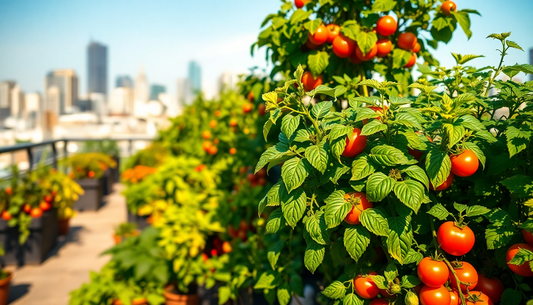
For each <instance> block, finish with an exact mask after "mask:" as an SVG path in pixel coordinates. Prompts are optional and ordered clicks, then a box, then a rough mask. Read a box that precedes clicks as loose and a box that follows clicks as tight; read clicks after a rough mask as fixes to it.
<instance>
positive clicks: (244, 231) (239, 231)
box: [228, 219, 255, 242]
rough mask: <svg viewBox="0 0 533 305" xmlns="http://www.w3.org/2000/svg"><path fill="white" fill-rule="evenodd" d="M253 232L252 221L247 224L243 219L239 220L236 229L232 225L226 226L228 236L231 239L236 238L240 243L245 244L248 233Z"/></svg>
mask: <svg viewBox="0 0 533 305" xmlns="http://www.w3.org/2000/svg"><path fill="white" fill-rule="evenodd" d="M250 230H251V231H253V232H255V227H254V225H253V220H250V222H247V221H246V220H244V219H241V222H240V223H239V226H238V227H234V226H232V225H229V226H228V234H229V236H231V237H232V238H235V239H236V238H238V239H240V240H241V241H242V242H245V241H247V240H248V231H250Z"/></svg>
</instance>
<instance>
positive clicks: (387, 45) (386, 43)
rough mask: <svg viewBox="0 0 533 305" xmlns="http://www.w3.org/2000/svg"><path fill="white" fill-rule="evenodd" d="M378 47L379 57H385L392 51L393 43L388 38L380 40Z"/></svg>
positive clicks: (377, 43)
mask: <svg viewBox="0 0 533 305" xmlns="http://www.w3.org/2000/svg"><path fill="white" fill-rule="evenodd" d="M376 46H377V47H378V51H377V53H376V56H377V57H385V56H387V55H388V54H389V53H390V52H391V51H392V42H391V41H390V39H388V38H381V39H379V40H378V42H376Z"/></svg>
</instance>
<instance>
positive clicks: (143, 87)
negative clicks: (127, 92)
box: [133, 66, 150, 116]
mask: <svg viewBox="0 0 533 305" xmlns="http://www.w3.org/2000/svg"><path fill="white" fill-rule="evenodd" d="M134 85H135V86H134V89H133V103H134V106H133V108H134V113H135V115H139V116H142V115H145V113H144V110H143V109H144V107H145V106H146V103H147V102H148V97H149V93H150V92H149V88H148V80H147V79H146V75H145V74H144V71H143V68H142V66H141V67H140V68H139V74H138V75H137V78H135V84H134Z"/></svg>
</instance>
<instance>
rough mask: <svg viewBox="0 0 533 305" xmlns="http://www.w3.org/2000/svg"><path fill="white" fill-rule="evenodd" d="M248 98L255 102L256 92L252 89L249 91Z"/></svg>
mask: <svg viewBox="0 0 533 305" xmlns="http://www.w3.org/2000/svg"><path fill="white" fill-rule="evenodd" d="M248 100H249V101H250V102H252V103H253V102H254V93H253V92H252V91H250V92H248ZM217 111H218V110H217ZM213 128H214V127H213Z"/></svg>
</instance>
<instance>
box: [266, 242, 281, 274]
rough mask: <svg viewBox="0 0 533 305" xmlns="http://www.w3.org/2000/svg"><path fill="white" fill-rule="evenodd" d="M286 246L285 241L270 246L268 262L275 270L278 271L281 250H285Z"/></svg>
mask: <svg viewBox="0 0 533 305" xmlns="http://www.w3.org/2000/svg"><path fill="white" fill-rule="evenodd" d="M284 244H285V242H284V241H283V240H278V241H277V242H275V243H273V244H272V245H270V247H268V253H267V258H268V262H269V263H270V266H271V267H272V269H274V270H276V264H277V263H278V259H279V255H280V253H281V249H283V245H284Z"/></svg>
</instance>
